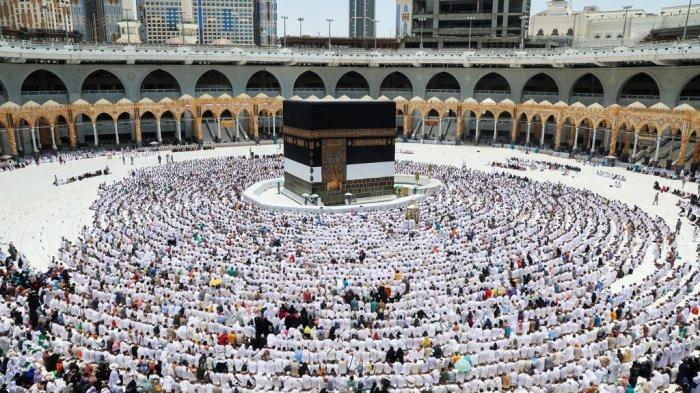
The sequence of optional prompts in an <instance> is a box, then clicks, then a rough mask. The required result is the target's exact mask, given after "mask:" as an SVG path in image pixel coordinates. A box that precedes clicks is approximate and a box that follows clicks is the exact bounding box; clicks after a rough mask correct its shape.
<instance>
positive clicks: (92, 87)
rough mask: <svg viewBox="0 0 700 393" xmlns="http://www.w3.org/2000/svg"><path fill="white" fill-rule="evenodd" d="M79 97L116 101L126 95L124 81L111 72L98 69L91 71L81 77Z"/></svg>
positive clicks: (88, 99)
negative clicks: (83, 77)
mask: <svg viewBox="0 0 700 393" xmlns="http://www.w3.org/2000/svg"><path fill="white" fill-rule="evenodd" d="M80 97H81V98H82V99H83V100H85V101H89V102H96V101H98V100H100V99H102V98H104V99H106V100H107V101H111V102H117V101H119V100H120V99H122V98H124V97H126V93H125V89H124V83H123V82H122V80H121V79H119V77H117V76H116V75H114V74H113V73H111V72H109V71H106V70H103V69H100V70H97V71H93V72H91V73H90V75H88V76H87V77H85V79H83V83H81V85H80Z"/></svg>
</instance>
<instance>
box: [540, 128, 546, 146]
mask: <svg viewBox="0 0 700 393" xmlns="http://www.w3.org/2000/svg"><path fill="white" fill-rule="evenodd" d="M545 131H547V123H542V129H541V130H540V146H544V134H545Z"/></svg>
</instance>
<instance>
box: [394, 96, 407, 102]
mask: <svg viewBox="0 0 700 393" xmlns="http://www.w3.org/2000/svg"><path fill="white" fill-rule="evenodd" d="M400 101H407V100H406V99H405V98H403V97H402V96H398V97H396V98H394V102H400Z"/></svg>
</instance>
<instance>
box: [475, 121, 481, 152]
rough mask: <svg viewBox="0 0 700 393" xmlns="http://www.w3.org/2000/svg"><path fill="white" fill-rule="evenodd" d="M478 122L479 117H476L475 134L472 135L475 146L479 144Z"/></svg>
mask: <svg viewBox="0 0 700 393" xmlns="http://www.w3.org/2000/svg"><path fill="white" fill-rule="evenodd" d="M480 122H481V119H480V118H478V117H477V118H476V136H475V137H474V145H475V146H476V145H478V144H479V131H480V130H479V123H480Z"/></svg>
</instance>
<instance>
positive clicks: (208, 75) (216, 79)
mask: <svg viewBox="0 0 700 393" xmlns="http://www.w3.org/2000/svg"><path fill="white" fill-rule="evenodd" d="M194 92H195V94H196V95H197V96H201V95H202V94H209V95H210V96H213V97H218V96H220V95H222V94H233V85H231V81H230V80H229V79H228V78H227V77H226V75H224V74H223V73H222V72H221V71H219V70H208V71H206V72H204V73H203V74H202V75H200V76H199V78H198V79H197V83H196V84H195V87H194Z"/></svg>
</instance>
